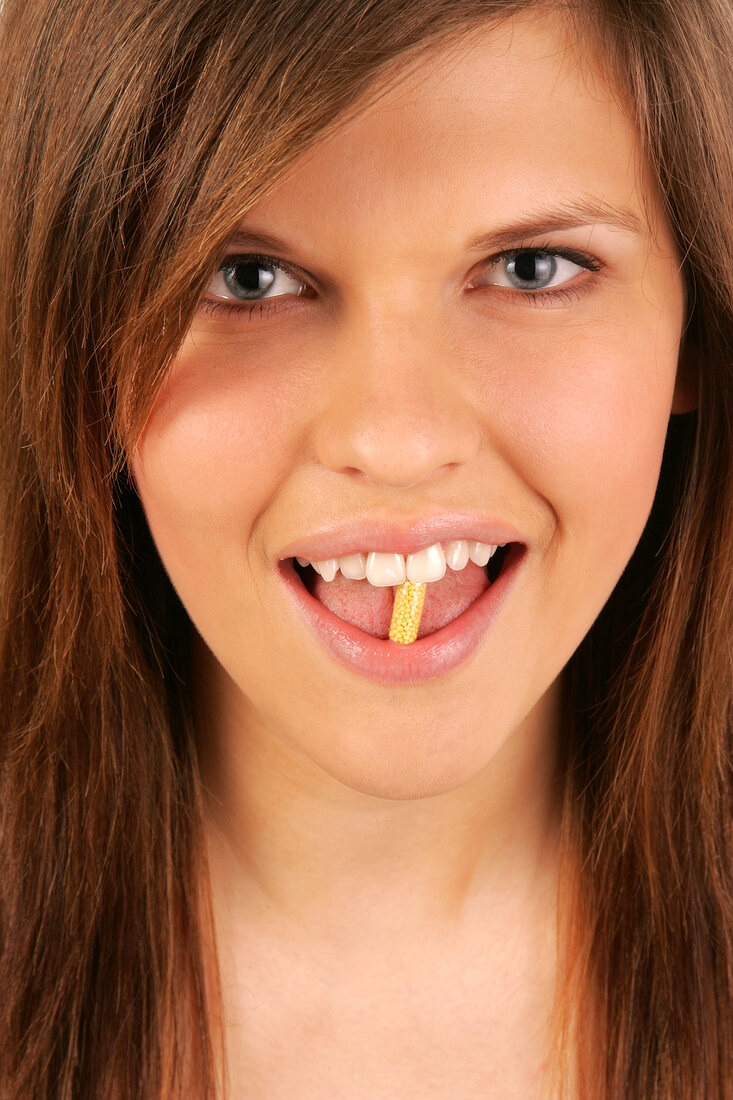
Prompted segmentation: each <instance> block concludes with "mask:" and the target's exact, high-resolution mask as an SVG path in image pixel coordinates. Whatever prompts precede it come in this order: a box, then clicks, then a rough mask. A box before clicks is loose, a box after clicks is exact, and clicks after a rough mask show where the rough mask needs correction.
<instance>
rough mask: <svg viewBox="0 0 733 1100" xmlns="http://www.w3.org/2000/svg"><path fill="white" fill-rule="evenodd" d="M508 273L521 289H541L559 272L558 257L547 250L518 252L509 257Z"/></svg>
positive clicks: (507, 263)
mask: <svg viewBox="0 0 733 1100" xmlns="http://www.w3.org/2000/svg"><path fill="white" fill-rule="evenodd" d="M506 273H507V276H508V278H509V279H510V281H511V282H512V283H513V285H514V286H516V287H518V288H519V289H520V290H541V289H542V288H543V287H546V286H549V284H550V282H551V280H552V279H553V278H554V277H555V275H556V274H557V258H556V257H555V256H549V255H548V254H547V253H545V252H518V253H517V254H516V255H515V256H514V258H508V259H507V261H506Z"/></svg>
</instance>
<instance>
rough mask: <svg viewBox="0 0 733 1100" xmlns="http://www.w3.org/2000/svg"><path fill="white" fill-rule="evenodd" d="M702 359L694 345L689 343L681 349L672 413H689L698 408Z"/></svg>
mask: <svg viewBox="0 0 733 1100" xmlns="http://www.w3.org/2000/svg"><path fill="white" fill-rule="evenodd" d="M699 365H700V358H699V355H698V351H697V348H696V347H695V345H694V344H689V343H687V342H685V343H683V344H682V347H681V348H680V357H679V361H678V363H677V380H676V382H675V386H674V397H673V399H672V413H673V414H674V413H689V412H692V411H693V410H694V409H696V408H697V404H698V393H697V383H698V376H699Z"/></svg>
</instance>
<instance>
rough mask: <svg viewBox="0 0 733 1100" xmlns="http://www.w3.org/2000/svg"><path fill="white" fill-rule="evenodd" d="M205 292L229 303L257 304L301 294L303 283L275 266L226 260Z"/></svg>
mask: <svg viewBox="0 0 733 1100" xmlns="http://www.w3.org/2000/svg"><path fill="white" fill-rule="evenodd" d="M207 290H208V293H209V294H212V295H215V296H216V297H217V298H223V299H225V300H228V301H232V300H236V301H239V302H259V301H260V300H261V299H263V298H276V297H280V296H281V295H284V294H295V295H298V294H302V293H303V291H304V290H305V284H304V283H302V282H300V280H299V279H296V278H294V277H293V276H292V275H289V274H288V272H287V271H285V270H284V269H283V268H281V267H279V266H278V265H277V264H275V263H268V262H266V261H265V260H258V259H256V258H255V257H250V256H244V257H242V258H241V259H239V258H238V257H232V259H231V260H229V261H227V260H225V261H224V263H223V264H222V265H221V267H220V268H219V270H218V271H217V272H216V274H215V275H214V278H213V279H212V280H211V282H210V283H209V286H208V287H207Z"/></svg>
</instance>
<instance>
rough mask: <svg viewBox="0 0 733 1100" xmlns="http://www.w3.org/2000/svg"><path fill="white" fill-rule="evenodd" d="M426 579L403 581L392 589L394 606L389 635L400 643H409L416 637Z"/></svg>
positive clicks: (392, 639) (423, 600) (423, 601)
mask: <svg viewBox="0 0 733 1100" xmlns="http://www.w3.org/2000/svg"><path fill="white" fill-rule="evenodd" d="M427 587H428V586H427V582H426V581H419V582H418V583H415V582H414V581H405V582H404V584H398V585H397V587H396V588H395V590H394V607H393V608H392V623H391V625H390V628H389V637H390V640H391V641H393V642H399V643H400V645H410V644H411V643H412V642H414V641H415V639H416V638H417V631H418V628H419V626H420V616H421V615H422V605H423V604H424V603H425V591H426V589H427Z"/></svg>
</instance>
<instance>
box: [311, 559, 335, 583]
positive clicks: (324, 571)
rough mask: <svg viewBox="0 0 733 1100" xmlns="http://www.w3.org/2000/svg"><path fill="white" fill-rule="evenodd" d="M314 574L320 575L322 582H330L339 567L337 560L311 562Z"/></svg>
mask: <svg viewBox="0 0 733 1100" xmlns="http://www.w3.org/2000/svg"><path fill="white" fill-rule="evenodd" d="M312 565H313V568H314V569H315V571H316V573H320V574H321V576H322V577H323V579H324V581H332V580H333V578H334V577H335V576H336V573H337V571H338V567H339V560H338V558H326V559H325V561H314V562H312Z"/></svg>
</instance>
